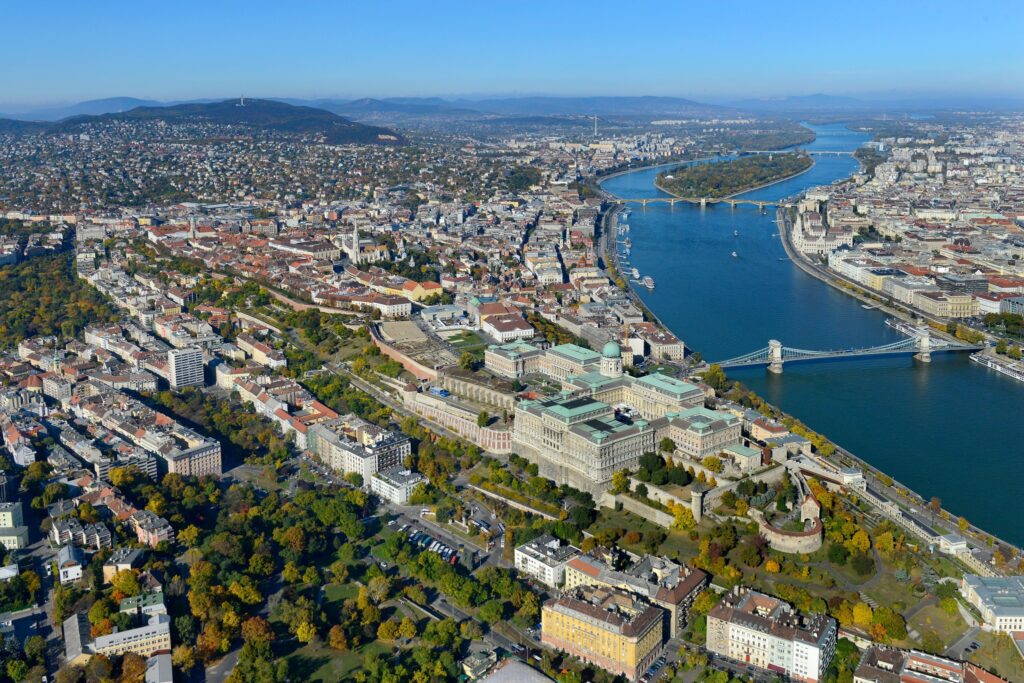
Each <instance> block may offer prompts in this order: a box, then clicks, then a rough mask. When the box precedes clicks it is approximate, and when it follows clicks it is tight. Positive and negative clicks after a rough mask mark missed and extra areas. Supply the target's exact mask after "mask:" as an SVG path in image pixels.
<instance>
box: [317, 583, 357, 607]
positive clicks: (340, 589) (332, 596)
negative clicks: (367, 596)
mask: <svg viewBox="0 0 1024 683" xmlns="http://www.w3.org/2000/svg"><path fill="white" fill-rule="evenodd" d="M358 593H359V587H358V586H357V585H356V584H355V583H353V582H351V581H349V582H347V583H329V584H327V585H326V586H324V598H326V599H327V602H344V601H345V600H349V599H352V600H354V599H355V597H356V594H358Z"/></svg>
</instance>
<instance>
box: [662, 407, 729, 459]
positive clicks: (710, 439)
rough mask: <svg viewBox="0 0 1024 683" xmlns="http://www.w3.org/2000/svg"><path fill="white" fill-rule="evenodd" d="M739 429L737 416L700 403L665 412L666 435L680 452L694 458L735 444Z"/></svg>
mask: <svg viewBox="0 0 1024 683" xmlns="http://www.w3.org/2000/svg"><path fill="white" fill-rule="evenodd" d="M742 430H743V421H742V420H741V419H740V418H738V417H736V416H735V415H733V414H732V413H730V412H728V411H724V410H708V409H707V408H705V407H704V406H697V407H695V408H688V409H687V410H684V411H682V412H680V413H673V414H671V415H669V416H668V437H669V438H671V439H672V441H674V442H675V444H676V449H677V450H678V451H679V452H680V453H682V454H683V455H686V456H688V457H690V458H693V459H695V460H701V459H702V458H704V457H706V456H708V455H716V454H718V453H721V452H722V451H723V450H725V449H726V447H728V446H735V445H739V443H740V438H741V436H742Z"/></svg>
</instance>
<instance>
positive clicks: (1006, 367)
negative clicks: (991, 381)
mask: <svg viewBox="0 0 1024 683" xmlns="http://www.w3.org/2000/svg"><path fill="white" fill-rule="evenodd" d="M971 360H973V361H974V362H975V363H979V364H980V365H984V366H985V367H986V368H989V369H990V370H995V371H996V372H998V373H1000V374H1003V375H1006V376H1007V377H1012V378H1013V379H1015V380H1017V381H1018V382H1024V364H1022V363H1020V362H1017V363H1014V362H1006V363H1001V362H999V361H997V360H994V359H992V358H990V357H988V356H986V355H985V354H984V353H981V352H980V351H979V352H978V353H972V354H971Z"/></svg>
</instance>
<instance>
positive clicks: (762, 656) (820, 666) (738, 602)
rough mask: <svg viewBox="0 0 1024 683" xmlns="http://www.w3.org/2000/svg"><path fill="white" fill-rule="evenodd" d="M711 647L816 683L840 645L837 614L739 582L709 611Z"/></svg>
mask: <svg viewBox="0 0 1024 683" xmlns="http://www.w3.org/2000/svg"><path fill="white" fill-rule="evenodd" d="M707 619H708V622H707V649H708V650H710V651H711V652H714V653H715V654H719V655H722V656H723V657H729V658H730V659H734V660H736V661H738V662H743V663H745V664H752V665H754V666H756V667H759V668H761V669H766V670H768V671H773V672H775V673H779V674H782V675H784V676H788V677H789V678H791V679H792V680H794V681H802V682H803V683H817V681H820V680H821V679H822V677H823V676H824V675H825V670H826V669H827V668H828V665H829V662H831V661H832V656H833V655H834V654H835V651H836V639H837V633H838V629H837V626H836V620H835V619H833V618H832V617H829V616H825V615H824V614H809V615H802V614H800V613H799V612H798V611H796V610H795V609H793V607H792V606H791V605H789V604H788V603H786V602H784V601H782V600H780V599H778V598H775V597H772V596H770V595H765V594H764V593H758V592H757V591H753V590H751V589H749V588H746V587H743V586H737V587H735V588H733V589H732V590H731V591H729V592H728V593H726V594H725V597H723V598H722V600H721V601H720V602H719V603H718V604H717V605H715V606H714V607H713V608H712V609H711V611H710V612H709V613H708V617H707Z"/></svg>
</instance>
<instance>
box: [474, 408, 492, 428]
mask: <svg viewBox="0 0 1024 683" xmlns="http://www.w3.org/2000/svg"><path fill="white" fill-rule="evenodd" d="M490 421H491V416H490V414H489V413H488V412H487V411H486V410H481V411H480V412H479V413H478V414H477V416H476V426H477V427H486V426H487V423H489V422H490Z"/></svg>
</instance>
